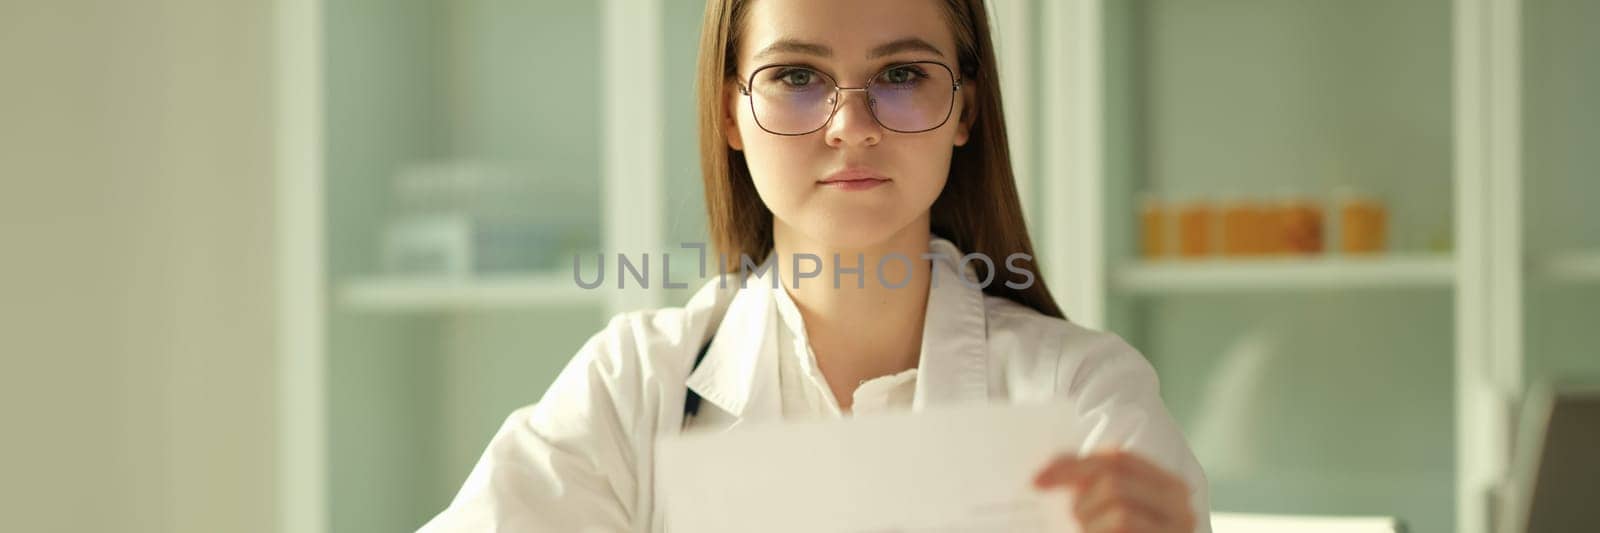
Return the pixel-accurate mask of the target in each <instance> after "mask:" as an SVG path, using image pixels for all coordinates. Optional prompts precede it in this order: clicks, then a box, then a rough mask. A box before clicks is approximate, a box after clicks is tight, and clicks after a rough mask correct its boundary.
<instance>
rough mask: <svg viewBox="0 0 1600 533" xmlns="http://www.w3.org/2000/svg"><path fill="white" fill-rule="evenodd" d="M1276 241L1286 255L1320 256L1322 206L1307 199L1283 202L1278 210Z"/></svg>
mask: <svg viewBox="0 0 1600 533" xmlns="http://www.w3.org/2000/svg"><path fill="white" fill-rule="evenodd" d="M1278 213H1279V215H1278V217H1279V218H1278V224H1277V228H1276V230H1277V232H1276V237H1277V238H1276V240H1277V243H1278V244H1277V246H1278V248H1279V249H1280V250H1281V251H1282V252H1283V253H1287V254H1295V255H1310V254H1320V253H1322V252H1323V249H1324V236H1323V235H1324V233H1323V232H1324V229H1325V225H1324V224H1323V220H1324V215H1323V211H1322V206H1321V205H1319V204H1317V203H1316V202H1313V201H1311V200H1307V199H1303V198H1300V199H1293V200H1289V201H1287V202H1284V203H1283V205H1282V206H1281V207H1279V210H1278Z"/></svg>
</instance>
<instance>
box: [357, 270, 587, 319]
mask: <svg viewBox="0 0 1600 533" xmlns="http://www.w3.org/2000/svg"><path fill="white" fill-rule="evenodd" d="M606 295H607V291H605V290H601V289H599V288H597V289H595V290H584V289H583V288H581V287H579V286H578V285H577V283H575V282H574V281H573V279H572V273H571V272H566V271H562V272H539V273H531V274H516V275H503V276H501V275H496V276H483V277H478V278H448V277H400V276H380V277H372V278H364V279H359V280H356V281H352V282H349V283H347V284H345V286H344V287H343V290H342V291H341V293H340V301H341V303H342V304H343V305H344V306H346V307H349V308H353V309H362V310H368V311H443V310H467V309H483V308H508V307H524V308H532V307H543V306H552V305H572V304H604V303H605V301H606Z"/></svg>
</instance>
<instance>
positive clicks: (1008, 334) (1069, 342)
mask: <svg viewBox="0 0 1600 533" xmlns="http://www.w3.org/2000/svg"><path fill="white" fill-rule="evenodd" d="M984 307H985V311H986V313H987V322H988V334H989V342H988V343H989V350H990V353H991V354H992V356H994V357H995V358H997V359H999V360H1001V361H1002V366H1003V368H1004V369H1005V372H1006V373H1007V377H1008V378H1009V381H1011V382H1013V383H1019V384H1022V383H1025V384H1034V385H1036V386H1035V387H1031V388H1032V389H1035V390H1041V389H1042V390H1047V391H1048V394H1050V395H1061V394H1073V395H1076V394H1079V393H1083V392H1092V390H1093V389H1097V388H1100V386H1101V385H1105V384H1109V383H1114V384H1115V385H1114V386H1115V387H1117V388H1119V389H1122V390H1123V391H1124V392H1151V393H1154V392H1156V390H1157V388H1158V381H1157V379H1156V375H1155V371H1154V369H1153V368H1152V367H1151V366H1150V363H1149V361H1147V360H1146V359H1145V357H1144V355H1142V354H1140V353H1139V351H1138V350H1136V349H1134V348H1133V346H1131V345H1129V344H1128V342H1127V341H1125V340H1123V338H1122V337H1120V336H1118V335H1116V334H1115V333H1111V332H1107V331H1100V330H1096V329H1092V328H1088V327H1084V326H1082V325H1079V324H1075V323H1073V322H1071V321H1068V320H1064V319H1061V318H1056V317H1053V316H1048V315H1045V314H1043V313H1040V312H1038V311H1036V310H1034V309H1033V308H1031V307H1028V306H1025V305H1022V304H1019V303H1017V302H1015V301H1012V300H1010V299H1008V298H1005V297H1001V296H994V295H988V294H986V295H984ZM1129 388H1134V389H1140V390H1137V391H1129V390H1127V389H1129Z"/></svg>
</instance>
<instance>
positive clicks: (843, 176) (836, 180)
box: [817, 167, 890, 191]
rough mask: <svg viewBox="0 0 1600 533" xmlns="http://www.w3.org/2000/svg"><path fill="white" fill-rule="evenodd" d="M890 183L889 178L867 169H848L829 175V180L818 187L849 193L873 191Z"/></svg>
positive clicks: (825, 180) (824, 179)
mask: <svg viewBox="0 0 1600 533" xmlns="http://www.w3.org/2000/svg"><path fill="white" fill-rule="evenodd" d="M889 181H890V180H889V178H886V177H884V176H883V175H882V174H879V173H877V172H874V171H873V170H872V169H869V168H866V167H846V168H845V169H844V170H840V171H838V172H834V173H833V174H829V175H828V177H827V178H823V180H822V181H818V182H817V185H821V186H824V187H832V188H836V189H843V190H847V191H859V190H865V189H871V188H873V187H877V186H879V185H883V184H885V183H888V182H889Z"/></svg>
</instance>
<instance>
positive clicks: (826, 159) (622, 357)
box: [422, 0, 1210, 533]
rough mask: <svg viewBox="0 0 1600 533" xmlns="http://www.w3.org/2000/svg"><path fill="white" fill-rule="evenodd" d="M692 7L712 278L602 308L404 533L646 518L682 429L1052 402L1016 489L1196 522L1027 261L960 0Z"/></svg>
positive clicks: (1133, 389) (1132, 354)
mask: <svg viewBox="0 0 1600 533" xmlns="http://www.w3.org/2000/svg"><path fill="white" fill-rule="evenodd" d="M706 9H707V12H706V17H705V20H704V25H703V27H702V40H701V51H700V52H701V58H700V64H699V77H698V79H699V89H700V113H701V118H702V121H701V152H702V158H701V160H702V171H703V173H704V181H705V187H706V203H707V210H708V214H709V217H710V220H709V222H710V223H709V229H710V233H711V236H712V239H713V242H714V243H715V245H716V251H717V252H719V253H720V254H721V255H722V256H723V257H722V258H720V260H719V261H717V263H718V268H719V270H720V271H721V272H727V273H729V274H727V275H726V277H721V276H713V279H712V280H711V281H709V282H707V284H706V285H705V286H704V287H703V288H701V289H700V290H699V291H698V292H697V293H696V294H695V296H694V297H693V298H692V299H691V300H690V301H689V302H688V304H687V305H685V306H684V307H681V308H667V309H658V310H646V311H638V312H632V313H625V314H622V315H619V316H617V317H615V318H613V319H612V320H611V322H610V324H609V325H607V326H606V327H605V328H604V329H603V330H602V331H600V332H599V333H598V334H596V335H595V336H593V337H592V338H591V339H590V340H589V341H588V342H587V343H586V344H585V345H584V346H583V347H582V348H581V349H580V350H579V351H578V353H577V355H576V356H575V357H573V359H572V360H571V362H570V363H569V364H568V365H567V367H566V368H565V369H564V370H563V371H562V372H561V375H560V376H559V377H557V379H556V381H555V383H554V384H553V385H552V386H551V387H550V389H549V390H547V391H546V392H545V394H544V396H543V397H542V398H541V399H540V401H539V402H538V403H536V404H533V405H531V406H528V407H524V408H522V409H519V410H517V411H516V412H514V413H512V414H511V416H510V417H509V418H508V419H507V420H506V423H505V425H504V426H503V427H502V428H501V429H500V431H499V432H498V433H497V434H496V435H495V436H494V438H493V439H492V440H491V441H490V443H489V446H488V449H487V450H486V451H485V452H484V455H483V457H482V459H481V460H480V461H479V463H478V464H477V466H476V467H474V469H473V470H472V472H471V473H470V474H469V475H468V477H467V480H466V483H465V484H464V486H463V487H462V488H461V490H460V492H459V493H458V494H457V495H456V497H455V499H454V500H453V501H452V502H451V503H450V505H449V507H448V508H446V509H445V510H444V511H443V512H441V513H439V515H438V516H436V517H435V518H434V519H433V520H431V521H429V522H428V523H427V524H426V525H424V526H423V528H422V530H423V531H429V532H444V531H496V532H513V531H518V532H520V531H530V532H531V531H557V532H567V531H574V532H576V531H605V532H626V531H634V532H662V531H664V530H665V528H664V523H665V519H664V513H665V510H664V509H663V508H661V507H660V506H658V505H657V494H656V492H655V482H654V480H655V463H654V450H655V443H656V442H657V440H659V439H661V438H663V437H666V436H670V435H673V434H676V433H678V432H681V431H727V430H730V429H733V428H736V427H737V426H740V425H743V424H751V423H767V422H780V421H785V420H796V419H816V418H839V417H845V416H851V415H852V414H853V413H864V412H892V411H912V412H915V411H918V410H921V409H924V408H927V407H930V406H942V405H954V404H963V403H974V402H1011V403H1029V402H1043V401H1052V400H1067V401H1069V402H1070V404H1071V405H1072V406H1073V408H1074V409H1076V410H1077V411H1078V412H1077V413H1076V415H1077V417H1078V418H1080V419H1082V420H1084V421H1086V422H1085V423H1088V424H1092V425H1093V427H1090V428H1086V429H1087V431H1085V432H1083V434H1085V435H1088V437H1087V438H1086V439H1085V440H1084V441H1082V442H1062V443H1058V445H1059V447H1060V450H1061V454H1060V455H1059V456H1058V457H1057V458H1056V459H1055V460H1053V461H1051V462H1049V463H1048V464H1041V465H1039V475H1038V477H1037V479H1036V480H1035V483H1036V485H1038V486H1039V487H1040V488H1056V487H1067V488H1069V489H1070V490H1072V491H1073V493H1074V494H1075V495H1076V497H1075V498H1074V506H1073V508H1072V509H1071V510H1070V512H1072V513H1073V514H1074V516H1075V518H1076V519H1077V521H1078V522H1079V523H1080V524H1082V526H1083V528H1084V530H1085V531H1086V532H1091V533H1092V532H1150V533H1156V532H1161V533H1167V532H1172V533H1178V532H1182V533H1189V532H1208V531H1210V525H1209V519H1208V516H1209V515H1208V500H1207V487H1206V480H1205V476H1204V473H1203V472H1202V471H1201V468H1200V466H1199V464H1198V463H1197V462H1196V461H1195V458H1194V456H1193V454H1192V453H1191V452H1190V450H1189V448H1188V446H1187V444H1186V443H1185V442H1184V439H1183V436H1182V434H1181V433H1180V432H1179V430H1178V427H1177V425H1176V424H1175V423H1174V422H1173V420H1172V418H1171V417H1170V416H1169V414H1168V413H1167V410H1166V408H1165V407H1164V406H1163V404H1162V401H1161V397H1160V395H1159V387H1158V384H1157V379H1156V375H1155V372H1154V371H1153V370H1152V368H1151V367H1150V365H1149V364H1148V363H1147V362H1146V361H1145V359H1144V358H1143V357H1142V356H1141V355H1140V354H1139V353H1138V352H1136V351H1135V350H1134V349H1133V348H1131V347H1130V346H1128V345H1127V344H1126V343H1124V342H1123V341H1122V340H1121V339H1120V338H1118V337H1117V336H1115V335H1112V334H1109V333H1103V332H1097V331H1092V330H1089V329H1085V328H1083V327H1079V326H1077V325H1075V324H1072V323H1071V322H1069V321H1067V320H1065V318H1064V317H1063V316H1062V313H1061V311H1060V309H1059V308H1058V307H1057V306H1056V304H1055V302H1054V300H1053V299H1052V298H1051V296H1050V294H1049V291H1048V290H1047V289H1046V288H1045V286H1044V281H1043V279H1042V278H1040V277H1039V276H1038V273H1037V272H1038V270H1037V268H1036V265H1035V264H1034V261H1033V258H1032V254H1033V251H1032V245H1031V241H1030V239H1029V238H1028V235H1027V229H1026V226H1025V224H1024V223H1023V220H1022V215H1021V207H1020V205H1021V203H1020V201H1019V199H1018V197H1017V193H1016V188H1015V184H1014V181H1013V176H1012V173H1011V168H1010V164H1009V160H1008V157H1009V156H1008V155H1007V150H1006V146H1005V123H1004V120H1003V113H1002V110H1001V105H1000V95H999V92H998V88H999V83H998V78H997V75H996V71H997V69H996V67H995V64H994V53H993V47H992V42H991V40H990V37H989V31H988V21H987V19H986V17H985V12H986V11H985V6H983V4H982V0H878V1H874V2H852V1H849V0H753V1H751V0H710V1H708V2H707V7H706ZM643 229H644V228H641V230H643ZM969 254H971V255H969ZM751 258H757V259H761V260H760V261H751V260H750V259H751ZM757 266H760V267H765V270H763V269H762V268H754V269H751V268H750V267H757ZM746 270H753V271H752V272H749V273H748V274H746V273H745V271H746ZM747 276H748V277H747ZM807 276H811V277H807ZM691 412H692V413H693V414H692V415H690V414H688V413H691ZM730 490H736V489H735V488H730ZM796 505H797V506H800V505H803V503H802V502H797V503H796ZM674 533H685V532H674Z"/></svg>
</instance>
